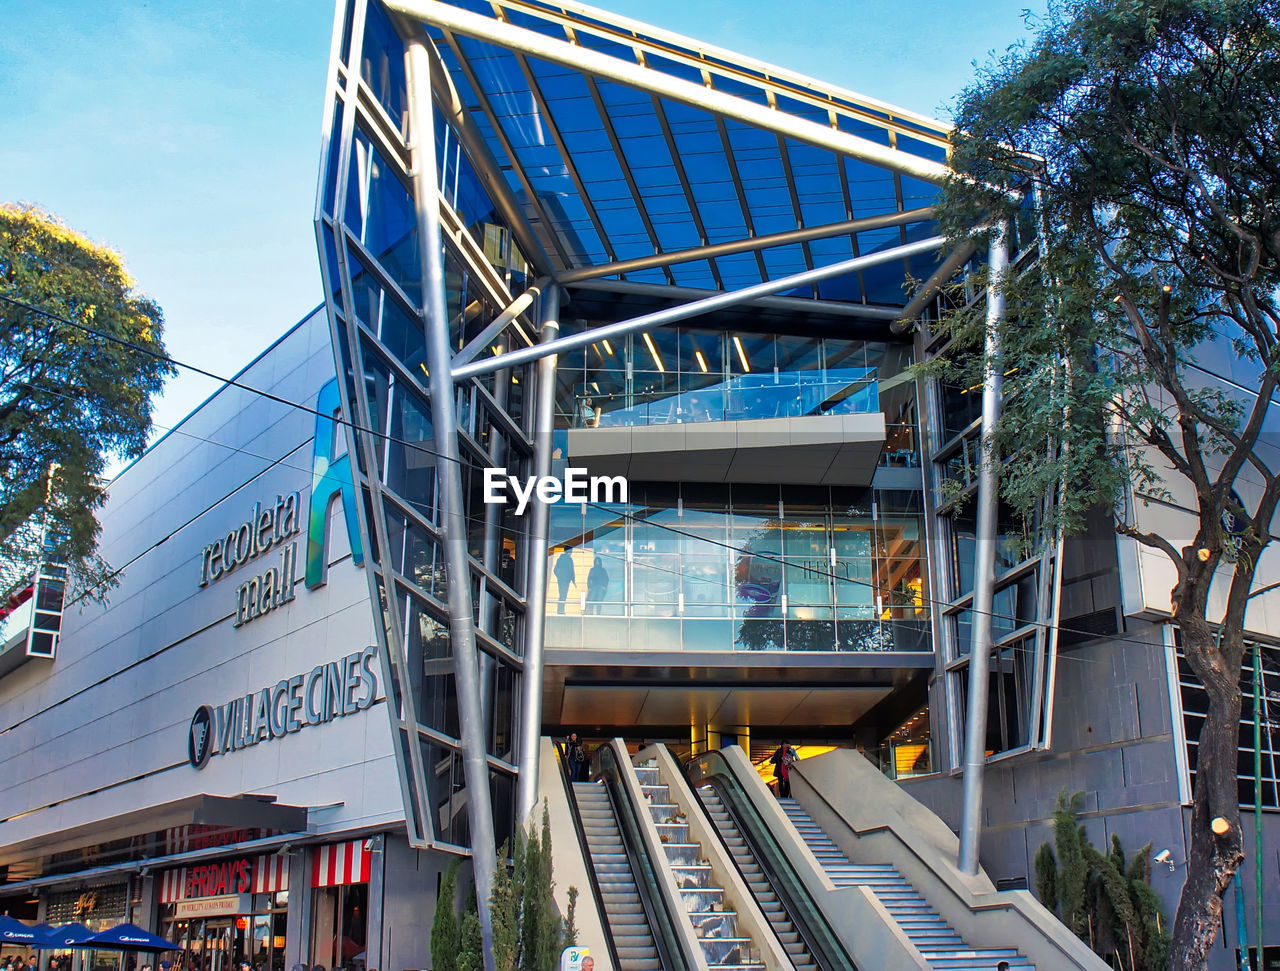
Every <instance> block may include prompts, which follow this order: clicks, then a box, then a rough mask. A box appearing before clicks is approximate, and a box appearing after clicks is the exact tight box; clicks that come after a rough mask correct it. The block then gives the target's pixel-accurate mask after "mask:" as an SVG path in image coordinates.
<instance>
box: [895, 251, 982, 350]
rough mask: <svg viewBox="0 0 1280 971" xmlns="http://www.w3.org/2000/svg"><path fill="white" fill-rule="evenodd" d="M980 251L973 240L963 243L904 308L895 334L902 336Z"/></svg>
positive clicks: (897, 322)
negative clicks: (940, 291) (929, 303)
mask: <svg viewBox="0 0 1280 971" xmlns="http://www.w3.org/2000/svg"><path fill="white" fill-rule="evenodd" d="M977 249H978V244H977V243H976V242H974V241H972V240H968V241H965V242H963V243H961V244H960V245H959V246H958V247H957V248H956V249H955V250H953V251H952V253H951V255H950V256H948V257H947V258H946V259H945V260H943V261H942V263H941V265H939V267H938V268H937V269H936V270H934V271H933V275H932V276H930V277H929V279H927V280H925V281H924V284H923V286H921V287H920V289H919V290H917V291H916V294H915V296H913V297H912V298H911V302H910V303H908V304H907V305H906V306H905V307H903V308H902V313H900V314H899V315H898V319H897V320H896V321H895V322H894V324H893V332H894V333H895V334H901V333H902V332H903V331H905V330H907V329H909V328H910V327H911V325H912V324H913V323H914V322H915V319H916V318H917V317H919V316H920V313H921V311H923V310H924V306H925V304H927V303H928V302H929V301H930V300H932V299H933V298H934V296H935V295H936V294H937V292H938V291H939V290H940V289H942V286H943V285H944V284H945V283H946V282H947V281H948V280H950V279H951V278H952V277H953V276H955V275H956V273H957V271H959V269H960V267H962V266H964V265H965V264H966V263H968V262H969V259H970V257H972V256H973V254H974V252H976V251H977Z"/></svg>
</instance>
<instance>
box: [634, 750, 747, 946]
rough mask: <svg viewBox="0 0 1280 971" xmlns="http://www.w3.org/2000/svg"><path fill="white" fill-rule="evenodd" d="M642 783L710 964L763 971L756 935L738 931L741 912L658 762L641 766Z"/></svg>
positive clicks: (681, 898)
mask: <svg viewBox="0 0 1280 971" xmlns="http://www.w3.org/2000/svg"><path fill="white" fill-rule="evenodd" d="M635 770H636V775H637V777H638V778H639V781H640V787H641V789H642V790H643V791H644V795H645V799H646V801H647V802H648V804H649V812H650V813H651V814H652V816H653V823H654V826H656V827H657V830H658V835H659V838H660V839H661V840H662V845H663V849H665V850H666V852H667V860H668V861H669V865H670V869H671V874H672V876H673V877H674V878H675V883H676V887H677V888H678V890H679V893H680V902H681V903H682V904H683V905H684V908H685V911H686V912H687V913H688V916H689V920H690V922H691V923H692V924H693V929H694V933H695V934H696V935H697V937H698V942H699V943H700V944H701V945H702V952H703V954H704V955H705V956H706V959H707V967H708V968H715V969H720V971H760V969H762V968H763V967H764V964H763V962H762V961H761V960H760V956H759V951H758V949H757V948H756V947H755V946H754V945H753V943H752V941H751V938H749V937H742V936H741V935H740V934H739V932H738V915H737V913H736V912H735V911H732V910H726V909H725V906H724V888H723V887H719V886H717V885H716V884H715V883H713V882H712V878H711V864H709V863H707V862H705V861H704V860H703V858H702V844H701V843H694V842H691V841H690V839H689V824H688V822H687V821H686V820H685V818H684V813H683V812H682V811H681V809H680V807H679V806H678V805H676V804H675V803H673V802H672V801H671V793H670V790H669V788H668V787H667V785H666V784H665V783H664V782H662V781H661V778H660V776H659V772H658V767H657V764H656V763H655V762H653V761H649V762H645V763H641V764H639V765H637V766H636V767H635Z"/></svg>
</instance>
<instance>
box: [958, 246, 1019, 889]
mask: <svg viewBox="0 0 1280 971" xmlns="http://www.w3.org/2000/svg"><path fill="white" fill-rule="evenodd" d="M1007 232H1008V226H1007V224H1004V223H1001V224H1000V226H999V227H998V228H997V230H996V232H995V235H994V236H993V237H992V239H991V246H990V255H989V256H988V258H987V270H988V273H989V279H988V281H987V336H986V347H985V348H984V351H983V372H984V377H983V382H982V444H981V452H982V454H981V459H980V464H979V467H978V496H977V504H978V523H977V537H976V542H975V543H974V553H973V577H974V579H973V607H972V614H973V624H972V628H971V629H972V632H973V633H972V637H971V639H970V642H969V700H968V708H967V711H966V714H965V725H964V735H965V740H964V802H963V805H962V808H961V816H960V860H959V865H960V870H961V872H962V873H968V874H974V873H977V872H978V845H979V842H980V837H981V833H982V774H983V770H984V769H985V768H986V764H987V744H986V739H987V701H988V698H987V695H988V693H989V688H990V680H991V676H990V664H991V645H992V640H991V620H992V617H991V613H992V609H993V607H994V600H995V568H996V514H997V509H998V502H999V496H998V490H999V486H1000V482H999V456H997V455H996V451H995V429H996V423H997V422H998V421H999V420H1000V403H1001V402H1000V386H1001V379H1002V374H1003V371H1002V369H1001V362H1000V357H1001V355H1000V326H1001V323H1002V321H1003V319H1004V309H1005V296H1004V277H1005V274H1006V273H1007V272H1008V267H1009V249H1008V242H1007Z"/></svg>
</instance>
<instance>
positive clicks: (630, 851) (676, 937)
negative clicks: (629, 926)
mask: <svg viewBox="0 0 1280 971" xmlns="http://www.w3.org/2000/svg"><path fill="white" fill-rule="evenodd" d="M614 745H622V742H621V740H619V739H615V740H614V741H613V742H611V743H610V744H608V745H602V746H601V747H600V748H599V750H598V752H599V760H600V778H601V780H602V781H603V782H604V784H605V788H606V789H607V790H608V792H609V797H610V801H611V802H612V803H613V808H614V815H615V816H616V817H617V821H618V831H619V834H620V835H621V836H622V845H623V846H624V847H625V848H626V852H627V859H628V861H630V863H631V875H632V876H633V877H634V878H635V881H636V891H637V893H638V894H639V897H640V902H641V905H642V906H643V907H644V912H645V916H646V917H647V918H648V920H649V931H650V933H651V934H653V943H654V945H655V946H656V947H657V949H658V957H659V959H660V960H661V962H662V967H663V969H664V971H694V969H696V968H697V967H698V966H699V964H698V962H697V960H696V959H694V958H693V957H692V956H691V955H689V954H688V953H686V950H685V944H684V938H683V936H682V935H681V934H680V932H679V930H678V929H677V926H676V924H675V921H674V919H673V915H672V913H671V907H670V906H669V905H668V903H667V899H666V895H664V894H663V892H662V878H661V876H660V875H659V872H658V871H659V867H660V866H662V865H663V864H661V863H659V864H657V865H655V861H654V859H653V852H654V851H651V850H650V847H649V845H648V843H647V841H646V840H645V838H644V827H643V826H642V825H641V824H640V821H639V815H638V809H637V806H636V804H635V800H634V799H633V798H632V795H631V793H630V791H629V790H628V788H627V786H626V784H625V782H624V780H623V778H622V774H623V772H624V771H625V770H624V769H623V768H622V764H623V762H624V759H623V758H621V757H620V756H619V755H618V753H617V752H615V751H614ZM623 752H624V753H625V752H626V749H625V748H624V749H623ZM625 764H626V767H627V769H628V770H630V769H631V768H632V767H631V762H630V760H625ZM677 903H678V901H677ZM671 906H674V904H672V905H671Z"/></svg>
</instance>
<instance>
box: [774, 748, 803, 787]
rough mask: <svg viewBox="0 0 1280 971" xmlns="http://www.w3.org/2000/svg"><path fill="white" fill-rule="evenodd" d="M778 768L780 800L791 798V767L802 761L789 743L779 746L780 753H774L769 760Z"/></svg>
mask: <svg viewBox="0 0 1280 971" xmlns="http://www.w3.org/2000/svg"><path fill="white" fill-rule="evenodd" d="M769 761H770V762H772V763H773V764H774V766H775V767H776V770H775V771H776V774H777V776H778V798H779V799H790V798H791V767H792V766H793V765H795V764H796V763H797V762H799V761H800V756H798V755H796V750H795V749H793V748H792V747H791V744H790V743H789V742H787V741H785V740H784V741H783V743H782V744H781V745H779V746H778V751H776V752H774V753H773V757H772V758H771V759H769Z"/></svg>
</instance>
